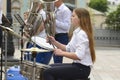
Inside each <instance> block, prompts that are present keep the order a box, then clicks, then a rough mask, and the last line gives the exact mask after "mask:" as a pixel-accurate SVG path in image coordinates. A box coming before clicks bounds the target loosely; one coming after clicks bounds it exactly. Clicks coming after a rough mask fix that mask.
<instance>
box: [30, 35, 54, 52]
mask: <svg viewBox="0 0 120 80" xmlns="http://www.w3.org/2000/svg"><path fill="white" fill-rule="evenodd" d="M31 40H32V41H33V42H34V43H36V44H37V45H39V46H40V47H42V48H44V49H48V50H53V49H54V47H53V46H52V45H50V44H49V43H47V42H46V39H44V38H41V37H38V36H33V37H32V38H31Z"/></svg>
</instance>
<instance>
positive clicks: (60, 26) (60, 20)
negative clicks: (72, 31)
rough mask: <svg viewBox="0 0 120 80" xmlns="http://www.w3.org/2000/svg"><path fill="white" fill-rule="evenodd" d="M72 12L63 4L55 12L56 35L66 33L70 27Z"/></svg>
mask: <svg viewBox="0 0 120 80" xmlns="http://www.w3.org/2000/svg"><path fill="white" fill-rule="evenodd" d="M71 15H72V12H71V11H70V9H69V8H68V7H66V6H65V4H62V5H61V6H60V7H59V8H57V9H56V10H55V18H56V33H67V32H68V31H69V28H70V25H71Z"/></svg>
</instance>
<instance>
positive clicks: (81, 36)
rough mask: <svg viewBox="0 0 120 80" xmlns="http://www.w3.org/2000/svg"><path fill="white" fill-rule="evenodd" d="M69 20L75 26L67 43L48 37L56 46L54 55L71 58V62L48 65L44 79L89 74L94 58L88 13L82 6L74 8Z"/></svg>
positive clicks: (70, 78) (67, 79)
mask: <svg viewBox="0 0 120 80" xmlns="http://www.w3.org/2000/svg"><path fill="white" fill-rule="evenodd" d="M71 22H72V25H73V26H75V27H77V28H76V29H75V30H74V32H73V36H72V38H71V41H70V42H69V43H68V44H67V45H63V44H61V43H59V42H58V41H56V40H55V39H54V38H53V37H52V36H48V39H49V40H50V41H51V43H52V44H54V45H55V46H56V47H57V48H56V49H54V54H55V55H59V56H64V57H67V58H70V59H73V63H63V64H62V63H59V64H52V65H50V66H51V67H50V68H47V69H46V70H44V72H43V78H44V80H56V79H65V80H75V79H80V78H84V77H88V76H89V75H90V71H91V66H92V65H93V63H94V62H95V58H96V57H95V50H94V41H93V30H92V25H91V20H90V14H89V12H88V11H87V10H86V9H84V8H76V9H75V10H73V13H72V17H71Z"/></svg>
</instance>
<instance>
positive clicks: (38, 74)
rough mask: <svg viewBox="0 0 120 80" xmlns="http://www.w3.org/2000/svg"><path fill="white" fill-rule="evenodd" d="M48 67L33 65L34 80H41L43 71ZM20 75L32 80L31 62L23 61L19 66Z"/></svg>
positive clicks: (38, 64)
mask: <svg viewBox="0 0 120 80" xmlns="http://www.w3.org/2000/svg"><path fill="white" fill-rule="evenodd" d="M49 67H50V66H48V65H44V64H40V63H36V65H35V80H43V77H42V75H43V71H44V70H45V69H46V68H49ZM20 72H21V74H22V75H23V76H25V77H27V78H28V80H31V79H32V77H33V76H32V74H33V62H31V61H23V62H22V65H21V71H20Z"/></svg>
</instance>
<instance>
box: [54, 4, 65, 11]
mask: <svg viewBox="0 0 120 80" xmlns="http://www.w3.org/2000/svg"><path fill="white" fill-rule="evenodd" d="M64 6H65V4H64V3H62V4H61V5H60V6H59V7H58V8H56V10H61V9H63V7H64Z"/></svg>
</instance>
